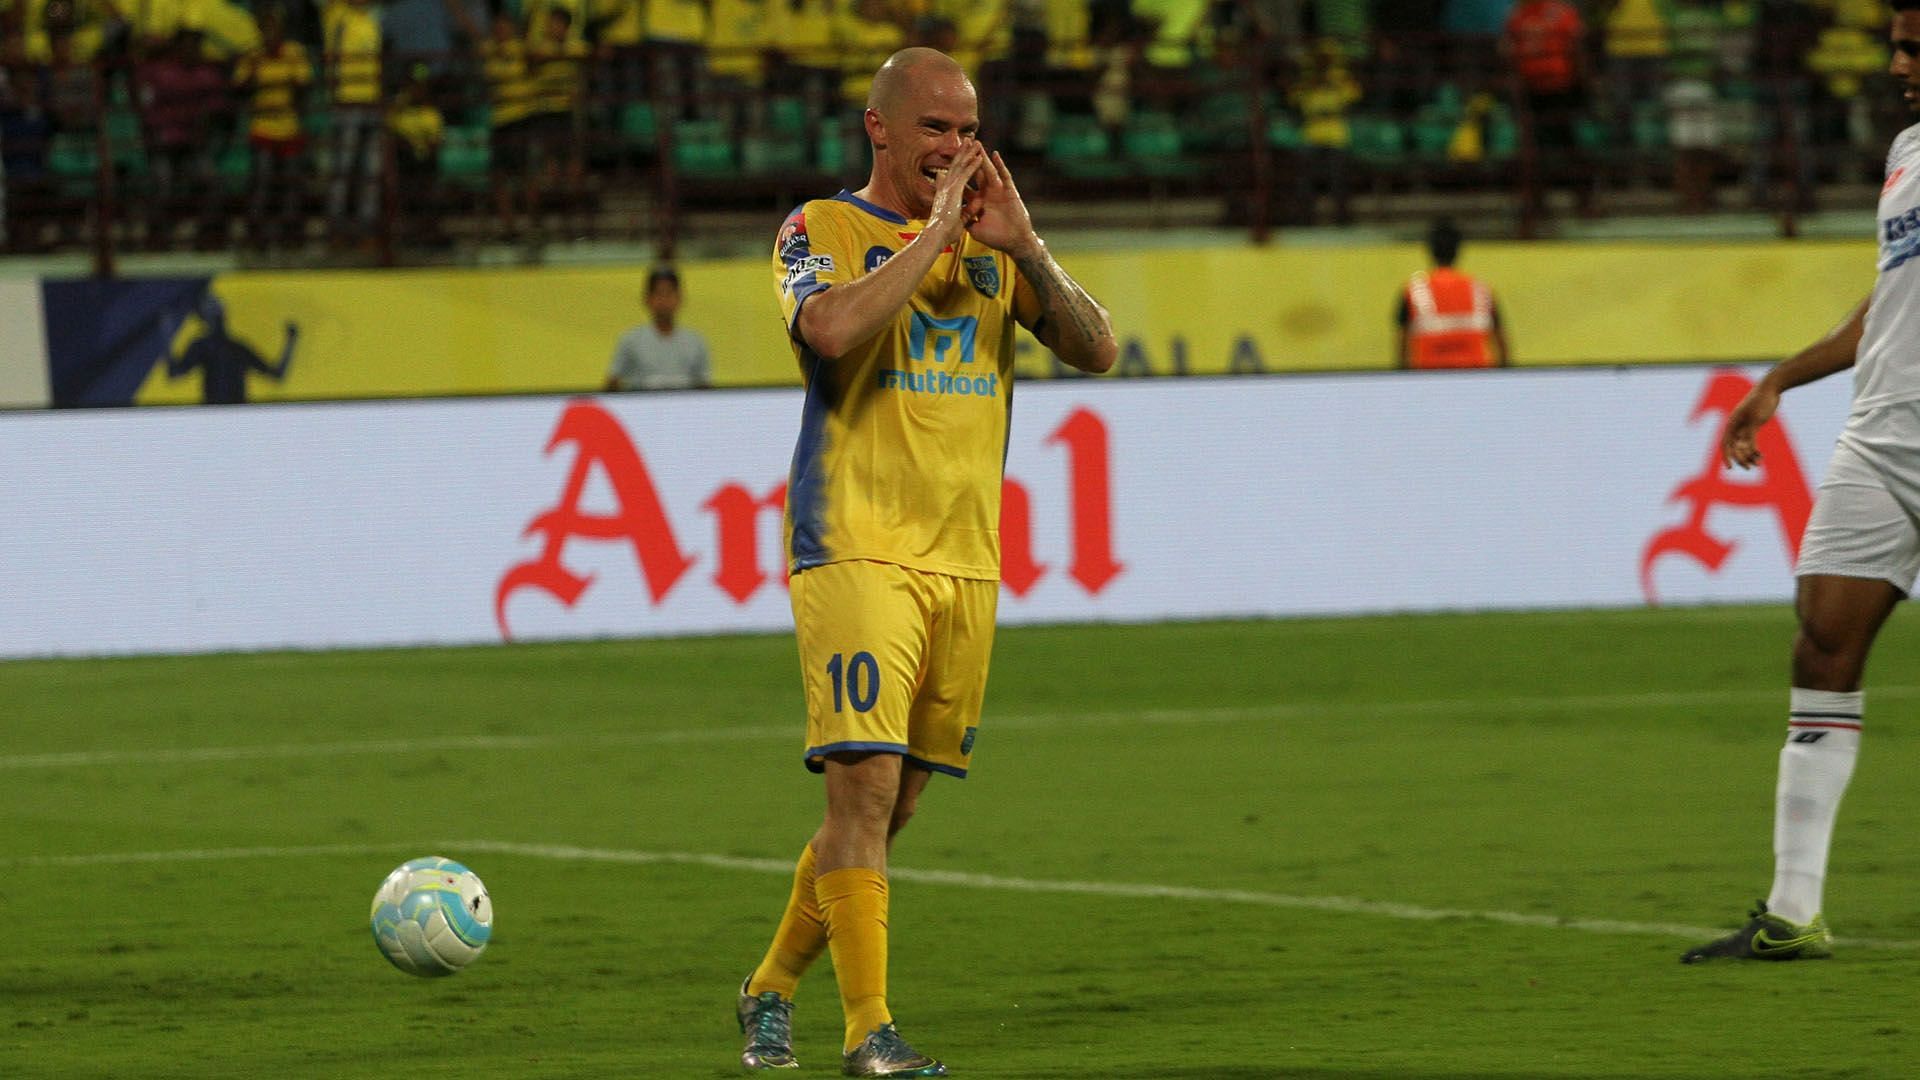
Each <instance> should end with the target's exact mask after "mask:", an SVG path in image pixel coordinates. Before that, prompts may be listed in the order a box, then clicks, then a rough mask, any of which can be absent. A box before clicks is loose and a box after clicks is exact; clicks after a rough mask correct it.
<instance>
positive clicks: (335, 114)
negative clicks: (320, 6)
mask: <svg viewBox="0 0 1920 1080" xmlns="http://www.w3.org/2000/svg"><path fill="white" fill-rule="evenodd" d="M321 24H322V30H323V32H324V33H325V35H326V62H327V88H328V103H329V105H330V106H331V110H332V120H333V144H332V155H331V156H332V161H333V178H332V181H331V183H329V184H328V186H327V221H328V224H329V225H330V227H332V228H333V229H334V238H335V240H336V241H341V240H349V239H358V240H362V241H365V240H368V239H371V237H372V235H373V226H374V220H375V217H376V215H377V214H378V213H379V211H380V159H381V157H382V144H381V123H380V44H381V42H380V19H379V16H378V15H376V14H375V13H374V11H373V8H372V3H371V0H329V3H328V4H327V7H326V10H325V11H324V12H322V14H321ZM350 211H351V215H352V216H351V217H349V212H350Z"/></svg>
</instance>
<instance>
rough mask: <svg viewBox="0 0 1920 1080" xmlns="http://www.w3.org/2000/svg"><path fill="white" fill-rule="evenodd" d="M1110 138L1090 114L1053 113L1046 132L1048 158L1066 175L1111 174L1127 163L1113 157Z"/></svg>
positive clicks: (1121, 169) (1123, 168)
mask: <svg viewBox="0 0 1920 1080" xmlns="http://www.w3.org/2000/svg"><path fill="white" fill-rule="evenodd" d="M1112 155H1113V141H1112V140H1111V139H1110V138H1108V136H1107V130H1106V129H1105V128H1103V127H1101V126H1100V121H1098V120H1095V119H1094V118H1093V117H1091V116H1078V115H1073V114H1068V115H1065V116H1056V117H1054V120H1053V127H1052V129H1051V130H1050V131H1048V132H1047V161H1048V162H1049V163H1050V164H1052V165H1053V167H1054V168H1056V169H1058V170H1060V171H1061V172H1062V173H1064V174H1066V175H1068V176H1077V177H1081V178H1100V177H1114V176H1119V175H1121V174H1122V173H1123V172H1124V171H1125V169H1126V166H1125V165H1124V164H1123V163H1122V162H1119V161H1116V160H1114V159H1113V156H1112Z"/></svg>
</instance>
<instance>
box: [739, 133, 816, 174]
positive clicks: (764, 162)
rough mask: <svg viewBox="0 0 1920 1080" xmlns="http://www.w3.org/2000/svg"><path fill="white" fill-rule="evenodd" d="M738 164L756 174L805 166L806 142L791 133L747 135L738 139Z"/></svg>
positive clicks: (794, 169) (781, 171)
mask: <svg viewBox="0 0 1920 1080" xmlns="http://www.w3.org/2000/svg"><path fill="white" fill-rule="evenodd" d="M740 166H741V168H742V169H744V170H745V171H746V172H749V173H752V174H754V175H758V176H765V175H768V174H772V173H793V172H798V171H800V170H802V169H805V168H806V167H807V144H806V142H805V141H803V140H802V139H801V138H800V137H799V136H797V135H793V134H772V133H769V134H766V135H747V136H744V137H742V138H741V140H740Z"/></svg>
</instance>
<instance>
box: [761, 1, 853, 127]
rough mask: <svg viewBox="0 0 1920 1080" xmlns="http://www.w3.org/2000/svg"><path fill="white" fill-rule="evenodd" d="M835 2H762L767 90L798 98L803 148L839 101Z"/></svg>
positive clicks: (838, 62)
mask: <svg viewBox="0 0 1920 1080" xmlns="http://www.w3.org/2000/svg"><path fill="white" fill-rule="evenodd" d="M836 6H837V5H836V4H835V3H834V2H833V0H767V22H766V37H767V49H768V51H767V64H768V67H767V90H768V91H769V92H770V93H774V94H779V95H783V96H786V97H796V98H799V99H800V101H801V107H802V108H803V109H804V110H805V116H806V118H807V144H808V145H809V146H813V145H817V140H818V136H819V133H820V121H821V120H823V119H824V118H826V117H827V116H828V115H829V114H830V113H832V112H834V111H835V110H837V109H838V108H839V105H840V59H839V56H838V54H837V52H836V50H835V44H834V17H835V9H836Z"/></svg>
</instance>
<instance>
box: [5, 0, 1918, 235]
mask: <svg viewBox="0 0 1920 1080" xmlns="http://www.w3.org/2000/svg"><path fill="white" fill-rule="evenodd" d="M348 4H349V0H328V2H327V3H325V4H324V5H316V4H314V3H310V2H307V0H293V3H292V4H291V5H290V6H286V7H281V6H278V5H273V6H269V5H268V4H267V3H266V2H265V0H260V2H259V3H258V6H257V7H248V6H245V5H244V4H242V3H236V2H232V0H182V2H180V3H176V4H166V5H157V4H156V5H142V6H141V7H139V8H138V9H127V8H125V7H124V5H120V4H117V3H115V2H113V0H0V160H3V162H4V166H5V176H6V180H5V186H6V200H5V204H4V205H5V208H6V209H5V217H4V220H3V221H0V228H4V234H3V239H0V250H4V251H6V252H43V251H49V250H76V249H81V250H92V251H94V252H95V253H96V256H97V257H98V258H99V259H100V260H102V261H104V262H107V263H110V261H111V258H112V254H113V253H114V252H116V251H126V250H134V249H139V248H148V249H155V250H179V249H184V248H188V247H200V248H207V247H215V248H222V247H226V246H228V245H234V246H244V248H245V250H246V251H247V252H249V253H257V254H258V255H259V256H260V257H262V258H268V259H273V260H278V261H280V262H283V263H294V264H299V263H307V262H311V263H317V264H328V263H330V262H332V261H346V262H373V263H378V264H388V265H391V264H400V263H409V262H422V261H435V260H438V259H445V258H449V257H451V256H449V255H448V254H447V252H448V251H449V250H450V249H459V248H470V247H471V246H472V245H476V244H481V243H491V242H500V241H505V242H509V243H513V244H539V243H541V242H544V241H549V240H554V239H558V238H582V237H584V238H598V239H610V240H620V241H632V242H641V243H648V244H651V245H652V246H653V247H655V248H656V249H657V250H659V251H662V252H667V253H670V252H672V251H673V250H675V248H676V247H677V246H678V245H679V244H680V243H681V242H682V241H683V240H684V239H686V234H687V233H688V231H689V230H697V229H698V228H699V225H698V223H699V221H700V220H701V215H702V214H703V213H708V212H734V213H738V212H742V211H745V212H753V213H764V214H777V213H778V212H780V211H781V210H782V209H784V208H786V207H788V206H790V205H791V204H792V203H794V202H795V201H797V200H798V199H800V198H802V197H805V196H808V195H811V194H815V193H818V192H820V191H823V190H832V189H833V188H835V187H837V186H839V185H841V184H843V183H851V182H854V181H856V180H857V179H858V177H859V176H860V175H861V174H862V172H863V170H864V168H865V164H866V153H867V149H866V145H865V140H864V133H863V131H862V130H861V127H860V124H859V123H858V119H857V118H858V107H859V104H860V102H861V100H862V97H863V95H864V93H865V86H864V83H863V81H862V80H863V78H864V73H867V72H870V71H871V70H872V69H873V68H874V67H875V66H876V65H877V64H878V62H879V61H880V60H881V59H883V58H884V57H885V55H886V54H887V53H888V52H890V51H891V50H893V49H894V48H897V47H898V46H900V45H902V44H907V43H928V44H935V45H940V46H943V47H946V48H948V49H950V50H952V51H953V52H954V53H955V55H957V56H960V57H962V58H964V59H965V61H966V62H967V63H969V64H970V65H972V67H973V69H974V70H975V71H976V74H977V81H978V82H979V84H980V85H981V87H982V99H983V109H984V110H985V116H984V120H985V125H986V129H987V131H988V133H989V137H990V138H991V139H992V140H993V142H994V144H995V145H996V146H998V147H1000V148H1002V149H1003V150H1004V151H1005V152H1006V153H1007V156H1008V157H1009V159H1010V162H1011V163H1012V165H1013V167H1014V168H1015V170H1016V172H1017V174H1018V175H1019V176H1020V177H1021V182H1022V185H1023V187H1026V188H1028V189H1030V190H1032V191H1034V192H1036V193H1044V194H1045V196H1046V197H1047V198H1048V200H1049V201H1050V202H1052V203H1055V204H1059V203H1062V202H1063V201H1070V202H1071V203H1073V204H1075V205H1076V206H1077V207H1079V208H1081V209H1082V210H1083V211H1084V213H1085V214H1086V215H1088V219H1089V220H1094V221H1099V220H1101V219H1102V215H1103V213H1104V214H1105V216H1106V217H1108V218H1110V219H1111V220H1112V221H1114V222H1116V223H1121V224H1128V223H1132V222H1135V221H1137V220H1138V208H1139V207H1140V206H1141V205H1143V204H1146V205H1154V206H1168V205H1173V204H1174V203H1176V202H1177V204H1178V205H1179V206H1181V207H1182V208H1184V209H1183V212H1184V215H1185V217H1184V219H1183V220H1185V221H1187V222H1189V223H1195V224H1212V225H1231V226H1237V227H1244V228H1246V229H1248V230H1249V231H1250V232H1251V234H1252V235H1253V236H1254V237H1255V238H1256V239H1264V238H1265V237H1266V236H1267V235H1268V233H1269V231H1270V230H1272V229H1274V228H1279V227H1288V226H1295V225H1306V224H1312V223H1316V222H1328V221H1331V222H1336V223H1344V222H1348V221H1353V220H1358V221H1363V222H1383V221H1384V222H1391V221H1395V220H1401V221H1414V220H1424V219H1425V218H1426V217H1427V216H1428V215H1429V214H1431V213H1432V212H1433V209H1434V205H1433V204H1434V201H1435V200H1445V199H1449V198H1477V199H1480V200H1482V201H1485V200H1489V199H1491V200H1496V201H1497V204H1498V205H1500V206H1502V207H1505V208H1508V209H1507V211H1506V212H1508V213H1509V214H1510V218H1511V232H1512V234H1514V235H1517V236H1523V237H1524V236H1531V235H1536V234H1538V233H1540V232H1541V231H1542V229H1543V228H1545V227H1547V223H1548V221H1549V220H1550V219H1551V218H1552V217H1553V216H1554V215H1560V214H1565V213H1567V212H1568V211H1569V210H1572V211H1575V212H1579V213H1583V214H1596V215H1601V214H1609V213H1618V212H1635V213H1644V212H1649V211H1651V212H1657V213H1704V212H1707V211H1709V210H1711V209H1715V208H1723V207H1740V208H1745V209H1750V210H1758V211H1761V212H1764V213H1767V214H1771V215H1774V217H1775V219H1776V220H1777V222H1778V225H1777V228H1778V230H1779V231H1780V232H1782V233H1785V234H1788V235H1791V234H1792V233H1793V231H1794V229H1795V221H1796V215H1799V214H1802V213H1804V212H1805V211H1807V210H1809V209H1811V208H1814V207H1820V206H1825V207H1865V206H1869V205H1871V197H1872V196H1871V191H1872V185H1874V184H1876V183H1877V181H1878V175H1877V172H1878V168H1879V161H1878V155H1879V153H1880V150H1881V148H1883V146H1884V137H1883V136H1884V133H1885V131H1887V130H1890V129H1891V125H1894V124H1897V123H1898V119H1897V118H1896V117H1893V116H1891V115H1889V114H1888V112H1887V109H1888V108H1889V107H1891V106H1895V105H1897V102H1894V101H1892V100H1891V98H1889V97H1888V96H1887V95H1877V94H1874V93H1872V92H1871V91H1870V89H1869V86H1870V83H1871V80H1872V79H1873V78H1875V77H1876V73H1878V72H1880V71H1881V70H1882V69H1883V68H1884V65H1885V63H1886V60H1887V56H1886V47H1885V45H1884V44H1883V43H1882V40H1881V35H1882V34H1883V27H1884V25H1885V21H1886V17H1887V16H1886V11H1885V9H1884V7H1883V6H1882V4H1880V3H1879V2H1878V0H1835V2H1833V3H1828V4H1823V5H1819V6H1816V5H1813V4H1808V3H1804V2H1802V0H1759V2H1745V0H1740V2H1734V0H1725V2H1721V0H1685V2H1682V3H1677V4H1673V5H1667V4H1663V3H1655V2H1652V0H1614V2H1612V3H1607V4H1600V5H1590V4H1587V5H1575V4H1572V3H1567V2H1564V0H1520V2H1518V3H1513V4H1511V5H1510V4H1508V3H1506V2H1505V0H1489V2H1488V3H1487V4H1480V5H1477V6H1475V7H1474V8H1473V9H1472V10H1471V11H1464V10H1463V11H1455V10H1454V8H1455V7H1456V6H1462V5H1464V0H1452V2H1449V3H1447V4H1439V3H1437V2H1436V3H1431V4H1427V5H1426V7H1423V6H1422V5H1421V4H1419V3H1410V2H1406V0H1372V2H1371V3H1363V2H1361V0H1337V2H1336V0H1321V2H1319V3H1316V4H1312V5H1298V4H1294V3H1291V2H1288V0H1215V2H1206V0H1131V2H1128V0H1117V2H1116V0H1091V2H1089V0H1026V2H1022V3H1014V2H995V3H988V4H984V5H981V4H960V3H950V2H946V0H854V2H846V0H729V2H727V3H718V4H712V5H694V7H697V8H699V9H700V10H701V11H708V10H711V12H712V15H711V17H710V18H705V19H704V27H705V28H704V29H702V30H699V31H698V32H699V33H700V34H704V35H705V36H704V38H702V39H701V41H700V42H699V43H698V44H690V38H689V36H688V35H690V34H693V33H695V22H696V21H698V20H696V21H688V20H687V19H682V18H680V15H685V14H686V12H679V14H678V15H673V13H672V12H667V13H664V14H663V13H662V12H656V11H654V9H655V8H663V9H665V8H673V9H674V10H675V11H678V8H679V7H683V6H686V5H674V4H670V3H644V2H638V3H637V2H634V0H627V2H624V3H623V2H618V0H564V2H562V0H527V2H526V3H525V4H524V6H515V5H514V4H513V3H512V2H511V0H509V3H508V4H507V6H504V7H498V8H496V9H494V10H492V11H489V10H487V9H485V8H483V7H480V6H478V5H477V4H474V3H464V4H463V3H453V4H435V5H424V6H423V5H419V4H413V3H401V2H399V0H395V2H393V3H390V4H388V5H386V7H385V9H384V11H382V12H381V14H380V17H379V19H378V20H376V22H378V24H379V26H380V27H381V29H380V30H379V31H378V34H379V36H380V45H379V47H380V49H381V54H380V59H379V61H378V62H377V63H374V64H371V65H370V64H369V63H368V61H367V59H366V51H365V50H366V49H367V47H368V45H369V41H370V40H371V39H369V38H368V37H367V32H366V31H364V30H359V29H356V30H355V31H354V32H355V33H358V34H359V35H360V36H359V37H358V38H356V39H355V41H356V44H355V45H354V46H353V47H352V49H353V51H350V52H349V53H346V54H343V53H341V52H340V51H339V49H338V48H336V47H333V46H337V45H338V44H339V41H340V40H342V39H341V38H340V34H339V33H337V32H336V33H335V35H334V36H335V39H336V40H335V41H334V42H332V43H331V45H330V42H329V40H328V34H327V31H326V30H325V29H324V28H325V27H329V26H333V27H339V26H342V25H345V26H350V27H364V26H365V25H366V23H365V20H364V18H362V19H361V21H360V22H357V23H356V22H354V21H353V18H356V17H357V16H352V13H351V12H350V11H347V10H346V9H347V5H348ZM1427 7H1432V8H1433V9H1434V10H1432V11H1428V10H1426V8H1427ZM689 10H691V9H689ZM1543 11H1544V12H1545V14H1544V15H1543V14H1542V12H1543ZM668 15H673V17H672V18H671V19H669V18H668ZM650 18H653V19H656V20H659V21H658V22H657V23H649V22H648V19H650ZM263 24H268V25H270V26H271V27H272V30H271V33H270V35H269V43H268V44H265V45H263V43H262V42H263V37H262V33H261V27H262V25H263ZM650 26H655V27H656V28H657V29H659V33H658V34H653V33H652V32H651V31H649V29H648V28H649V27H650ZM1411 27H1418V28H1419V29H1417V30H1416V29H1410V28H1411ZM1436 27H1442V28H1446V27H1457V28H1460V29H1451V30H1450V29H1434V28H1436ZM669 30H670V31H671V32H669ZM283 33H284V35H285V37H286V38H287V39H289V41H290V45H289V46H288V48H289V49H292V50H294V51H292V52H287V51H282V50H281V48H280V47H279V46H278V45H276V44H273V43H272V42H277V41H278V40H279V38H280V35H282V34H283ZM1542 35H1545V36H1544V37H1543V36H1542ZM1554 35H1559V36H1554ZM1542 41H1545V42H1546V44H1544V45H1543V44H1541V42H1542ZM1529 42H1531V44H1529ZM263 50H266V51H270V52H272V53H273V55H274V57H276V58H277V59H274V60H270V61H263ZM1543 50H1544V51H1543ZM288 57H294V58H295V59H288ZM307 58H311V59H310V61H309V60H308V59H307ZM307 63H310V64H311V67H312V69H313V70H312V73H311V76H310V77H307V78H304V79H302V78H297V77H295V76H293V75H291V74H288V71H291V70H293V69H296V68H298V67H299V66H300V65H302V64H307ZM275 64H278V65H279V66H278V67H275ZM262 71H273V72H277V73H278V74H275V75H274V76H273V78H275V79H278V80H279V81H278V82H277V83H274V85H273V86H272V87H268V88H265V89H263V83H262V81H261V75H260V72H262ZM343 78H345V79H347V80H349V81H351V82H353V83H355V84H356V85H361V84H364V83H365V81H366V80H368V79H377V80H378V85H379V94H380V100H379V103H378V105H377V108H379V109H380V110H381V112H382V114H383V115H384V116H385V122H384V123H382V124H380V125H378V126H377V127H376V129H374V130H372V131H371V133H370V134H364V135H361V134H356V139H355V140H345V139H343V138H341V137H340V134H341V125H342V124H343V123H346V124H350V125H352V126H353V130H354V132H356V133H358V132H364V131H366V130H367V129H366V127H365V125H366V123H367V121H366V119H365V115H366V109H367V108H368V106H366V105H364V104H357V103H356V104H349V105H343V104H342V103H340V102H339V101H337V100H336V98H337V96H338V94H337V89H338V87H340V86H341V84H342V79H343ZM1543 79H1544V80H1545V81H1544V82H1543V81H1542V80H1543ZM1568 80H1571V81H1568ZM1542 87H1545V89H1542ZM1562 87H1567V88H1569V89H1566V90H1564V91H1563V90H1562V89H1561V88H1562ZM275 95H278V96H275ZM287 98H291V99H292V100H293V102H294V104H293V107H292V108H291V110H289V109H288V108H286V107H285V106H284V104H283V102H284V100H285V99H287ZM356 100H357V99H356ZM269 108H271V109H274V110H275V112H274V114H273V122H272V123H271V124H270V125H269V126H270V127H271V128H272V129H273V130H272V131H269V132H268V133H267V136H266V138H267V140H268V141H273V145H274V149H272V151H271V152H263V149H262V146H263V141H262V140H263V135H262V130H263V129H262V126H261V124H262V121H263V119H264V117H263V116H262V115H261V110H263V109H269ZM403 112H404V113H405V118H404V119H403V118H402V116H401V114H402V113H403ZM431 117H438V119H437V120H435V119H430V118H431ZM367 139H371V147H372V149H371V150H370V151H369V150H366V149H365V147H366V146H367V145H368V144H367V142H366V140H367ZM274 140H277V141H274ZM343 147H344V148H347V149H342V148H343ZM343 154H344V155H346V156H347V157H348V158H351V160H343V158H342V155H343ZM369 155H370V156H369ZM369 167H370V168H371V169H372V170H373V171H374V173H375V174H377V181H376V182H375V183H374V184H373V186H372V188H371V190H372V191H373V192H374V193H375V194H374V195H373V196H372V203H373V205H372V207H371V209H370V211H369V212H371V213H373V214H374V217H375V222H374V226H373V229H372V234H371V235H370V236H368V235H359V234H356V233H355V232H354V231H352V230H345V231H342V230H340V229H339V228H338V226H340V225H341V224H342V222H341V221H340V220H338V217H339V214H338V208H339V207H340V206H343V205H346V201H345V199H344V196H345V195H346V194H354V195H356V196H357V195H359V193H360V192H361V191H362V190H363V185H364V184H365V183H366V181H364V180H362V179H360V177H359V176H358V175H355V174H356V171H357V169H364V168H369ZM423 170H426V171H425V172H423ZM349 181H351V188H352V190H351V192H349V190H348V187H349ZM1556 192H1561V194H1560V195H1558V196H1556V194H1555V193H1556ZM361 201H362V200H361V199H359V198H355V199H354V200H353V202H354V204H355V205H356V207H357V206H358V204H360V203H361ZM330 206H331V207H332V208H333V210H334V212H333V213H332V214H330V213H329V207H330ZM330 217H332V218H333V220H331V221H330V220H329V218H330ZM330 226H331V228H330ZM429 241H430V242H429Z"/></svg>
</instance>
